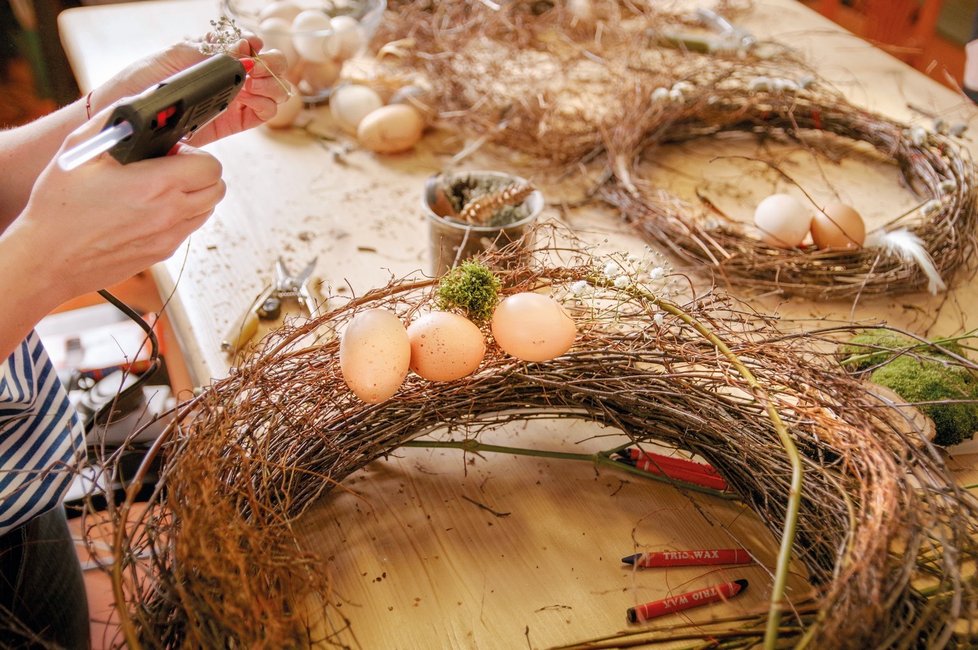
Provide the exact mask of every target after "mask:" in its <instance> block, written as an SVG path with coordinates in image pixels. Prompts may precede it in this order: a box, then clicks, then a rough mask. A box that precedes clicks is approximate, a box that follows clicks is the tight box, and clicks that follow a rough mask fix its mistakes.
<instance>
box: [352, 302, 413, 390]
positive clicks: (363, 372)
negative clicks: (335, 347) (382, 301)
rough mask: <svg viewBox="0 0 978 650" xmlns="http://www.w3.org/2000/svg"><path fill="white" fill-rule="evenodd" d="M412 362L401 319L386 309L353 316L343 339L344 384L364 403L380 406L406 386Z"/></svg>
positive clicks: (408, 342)
mask: <svg viewBox="0 0 978 650" xmlns="http://www.w3.org/2000/svg"><path fill="white" fill-rule="evenodd" d="M410 362H411V343H410V341H409V340H408V335H407V330H405V329H404V324H403V323H401V319H400V318H398V317H397V315H396V314H394V313H393V312H391V311H388V310H386V309H368V310H367V311H364V312H360V313H359V314H357V315H356V316H354V317H353V318H352V319H351V320H350V322H349V323H348V324H347V326H346V329H345V330H343V335H342V337H341V338H340V371H341V372H342V373H343V381H345V382H346V385H347V386H349V387H350V390H352V391H353V393H354V394H355V395H356V396H357V397H359V398H360V399H361V400H363V401H364V402H367V403H368V404H377V403H378V402H383V401H384V400H386V399H387V398H389V397H391V396H392V395H393V394H394V393H396V392H397V390H398V389H399V388H400V387H401V384H402V383H404V378H405V377H407V372H408V367H409V365H410Z"/></svg>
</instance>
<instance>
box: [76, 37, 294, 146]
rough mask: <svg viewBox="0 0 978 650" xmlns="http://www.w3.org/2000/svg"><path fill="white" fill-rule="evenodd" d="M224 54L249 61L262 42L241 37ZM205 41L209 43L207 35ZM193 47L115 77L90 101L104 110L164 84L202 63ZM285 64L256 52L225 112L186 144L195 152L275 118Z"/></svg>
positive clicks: (283, 93)
mask: <svg viewBox="0 0 978 650" xmlns="http://www.w3.org/2000/svg"><path fill="white" fill-rule="evenodd" d="M243 36H244V38H242V39H241V40H239V41H238V42H237V43H235V44H234V46H233V47H232V48H231V49H230V50H229V52H228V53H229V54H231V55H232V56H234V57H236V58H249V57H253V56H254V55H255V54H258V53H259V52H261V48H262V41H261V39H260V38H258V37H257V36H255V35H253V34H244V35H243ZM208 38H210V39H212V38H214V35H213V34H210V35H208ZM200 49H201V48H200V44H199V43H192V42H183V43H177V44H176V45H172V46H170V47H169V48H167V49H165V50H163V51H162V52H159V53H157V54H155V55H152V56H150V57H148V58H146V59H143V60H141V61H138V62H136V63H134V64H132V65H130V66H129V67H127V68H126V69H125V70H123V71H122V72H120V73H119V74H117V75H116V76H115V77H113V79H112V80H111V81H109V82H108V83H107V84H106V85H105V86H103V87H100V88H99V89H97V90H96V91H95V93H94V94H93V101H94V100H98V101H99V102H100V105H99V108H104V107H105V106H107V105H108V103H110V102H115V101H116V100H118V99H119V98H121V97H125V96H130V95H138V94H139V93H141V92H143V91H145V90H146V89H147V88H150V87H152V86H155V85H156V84H157V83H159V82H161V81H163V80H164V79H166V78H168V77H171V76H173V75H174V74H176V73H177V72H180V71H181V70H185V69H186V68H189V67H190V66H192V65H194V64H196V63H199V62H200V61H203V60H204V59H206V58H207V55H205V54H202V53H201V51H200ZM286 68H287V64H286V60H285V55H283V54H282V53H281V52H279V51H278V50H269V51H267V52H261V54H260V57H259V59H256V60H255V66H254V68H253V69H252V71H251V72H250V73H249V74H248V78H247V79H246V80H245V83H244V87H242V89H241V92H239V93H238V95H237V97H235V99H234V101H233V102H231V105H230V106H229V107H228V109H227V110H226V111H224V112H223V113H222V114H221V115H220V116H219V117H218V118H217V119H215V120H214V121H212V122H211V123H210V124H207V125H205V126H203V127H202V128H201V129H200V130H199V131H197V133H196V134H194V137H193V139H192V141H193V143H194V145H197V146H200V145H204V144H207V143H209V142H213V141H214V140H217V139H219V138H223V137H226V136H228V135H232V134H234V133H238V132H240V131H244V130H246V129H250V128H253V127H255V126H258V125H259V124H261V123H262V122H265V121H266V120H269V119H271V118H272V117H274V115H275V111H276V110H277V105H278V104H280V103H282V102H284V101H285V100H286V99H287V98H288V92H287V90H286V89H287V87H288V86H287V84H286V82H285V81H284V77H285V72H286Z"/></svg>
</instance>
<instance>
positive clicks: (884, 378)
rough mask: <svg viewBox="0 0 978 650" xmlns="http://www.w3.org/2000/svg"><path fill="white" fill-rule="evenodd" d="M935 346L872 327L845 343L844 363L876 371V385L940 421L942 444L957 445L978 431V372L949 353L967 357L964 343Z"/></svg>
mask: <svg viewBox="0 0 978 650" xmlns="http://www.w3.org/2000/svg"><path fill="white" fill-rule="evenodd" d="M938 343H939V344H940V346H941V347H942V348H944V350H941V349H939V348H937V347H934V346H933V345H931V344H925V343H921V342H920V341H918V340H916V339H913V338H910V337H908V336H904V335H902V334H899V333H897V332H893V331H891V330H886V329H875V330H867V331H866V332H863V333H861V334H859V335H857V336H855V337H853V338H852V339H850V340H849V342H848V343H846V344H844V345H842V346H840V347H839V356H840V362H841V363H842V365H843V366H844V367H846V368H847V369H848V370H850V371H851V372H864V371H870V374H869V379H870V381H872V382H873V383H875V384H879V385H880V386H885V387H887V388H889V389H891V390H893V391H894V392H895V393H896V394H897V395H899V396H900V397H901V398H903V399H905V400H906V401H907V402H908V403H911V404H917V405H918V406H917V408H919V409H920V410H921V411H922V412H923V413H924V414H925V415H927V416H928V417H929V418H931V419H932V420H933V421H934V425H935V429H936V436H935V438H934V442H935V443H936V444H938V445H944V446H951V445H956V444H958V443H960V442H962V441H964V440H968V439H970V438H972V437H974V434H975V432H976V431H978V402H973V403H966V402H960V400H978V375H976V374H975V373H974V372H972V371H971V370H969V369H968V368H964V367H962V366H960V365H957V364H956V363H955V362H954V361H953V360H952V358H951V357H949V356H948V355H947V353H946V352H945V350H946V351H948V352H951V353H954V354H957V355H959V356H964V350H963V349H962V348H961V346H960V345H958V344H957V343H955V342H953V341H951V342H944V341H939V342H938Z"/></svg>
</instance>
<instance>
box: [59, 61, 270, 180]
mask: <svg viewBox="0 0 978 650" xmlns="http://www.w3.org/2000/svg"><path fill="white" fill-rule="evenodd" d="M252 66H254V61H252V60H250V59H245V60H243V61H241V60H238V59H235V58H234V57H232V56H228V55H227V54H216V55H214V56H212V57H211V58H209V59H205V60H204V61H201V62H200V63H198V64H197V65H195V66H192V67H190V68H187V69H186V70H183V71H181V72H178V73H177V74H175V75H173V76H172V77H170V78H169V79H167V80H166V81H164V82H162V83H160V84H158V85H156V86H154V87H153V88H150V89H149V90H147V91H146V92H144V93H143V94H141V95H139V96H138V97H134V98H132V99H131V100H129V101H125V102H122V103H119V104H118V105H116V107H115V109H114V110H113V111H112V114H111V115H110V116H109V119H108V120H107V121H106V123H105V126H103V127H102V131H101V132H100V133H99V134H98V135H96V136H95V137H93V138H91V139H89V140H87V141H85V142H83V143H81V144H80V145H78V146H77V147H74V148H73V149H70V150H68V151H66V152H65V153H63V154H62V155H61V156H60V157H59V158H58V164H59V165H61V168H62V169H64V170H65V171H70V170H72V169H74V168H76V167H78V166H80V165H82V164H84V163H86V162H88V161H89V160H91V159H93V158H95V157H96V156H98V155H99V154H101V153H103V152H105V151H108V152H109V153H110V154H111V155H112V157H113V158H115V159H116V160H118V161H119V162H121V163H122V164H126V163H131V162H136V161H137V160H143V159H145V158H157V157H159V156H165V155H166V154H167V153H168V152H169V151H170V150H171V149H172V148H173V145H175V144H176V143H177V142H179V141H180V140H181V139H184V138H187V137H190V136H192V135H193V134H194V133H196V132H197V130H198V129H200V128H201V127H202V126H204V125H205V124H207V123H208V122H210V121H211V120H213V119H214V118H216V117H217V116H218V115H220V114H221V113H223V112H224V110H225V109H226V108H227V107H228V105H229V104H230V103H231V101H232V100H233V99H234V98H235V96H236V95H237V94H238V91H239V90H241V87H242V86H243V85H244V82H245V77H246V76H247V72H248V70H249V69H250V68H251V67H252Z"/></svg>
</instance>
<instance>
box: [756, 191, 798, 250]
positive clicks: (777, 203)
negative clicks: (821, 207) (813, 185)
mask: <svg viewBox="0 0 978 650" xmlns="http://www.w3.org/2000/svg"><path fill="white" fill-rule="evenodd" d="M754 225H756V226H757V229H758V230H759V231H760V234H761V240H762V241H764V243H766V244H770V245H771V246H777V247H779V248H795V247H796V246H799V245H801V242H802V241H803V240H804V239H805V236H806V235H807V234H808V230H809V228H811V225H812V213H811V211H810V210H809V209H808V208H806V207H805V206H804V205H803V204H802V202H801V201H799V200H798V199H796V198H795V197H793V196H791V195H790V194H772V195H771V196H769V197H767V198H765V199H764V200H763V201H761V202H760V203H758V204H757V208H755V209H754Z"/></svg>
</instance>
